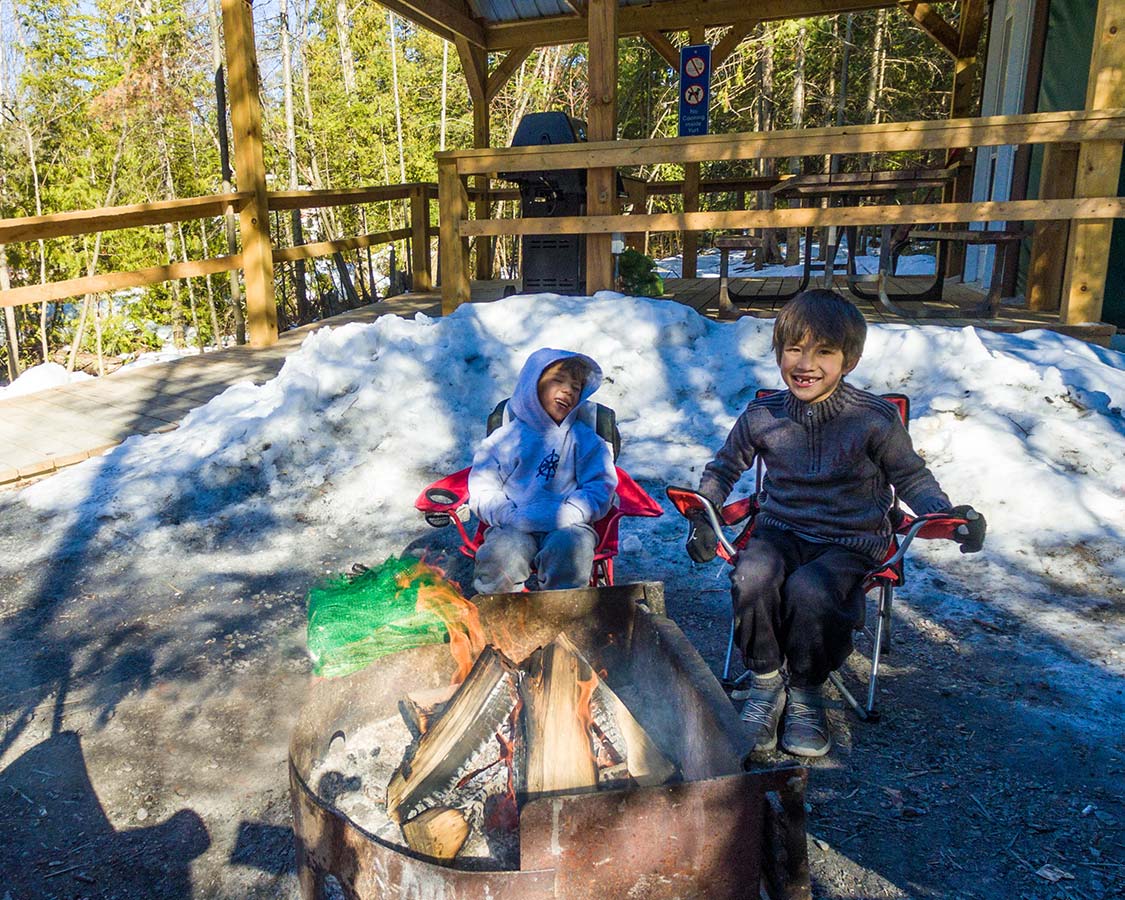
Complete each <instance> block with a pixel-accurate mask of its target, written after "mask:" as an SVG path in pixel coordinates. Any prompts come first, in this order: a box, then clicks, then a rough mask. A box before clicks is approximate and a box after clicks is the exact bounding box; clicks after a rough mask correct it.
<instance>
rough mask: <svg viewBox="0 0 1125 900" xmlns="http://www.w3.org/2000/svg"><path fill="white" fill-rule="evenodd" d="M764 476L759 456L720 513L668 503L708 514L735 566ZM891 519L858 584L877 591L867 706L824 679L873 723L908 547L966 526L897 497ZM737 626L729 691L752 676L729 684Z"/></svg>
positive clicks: (673, 491) (672, 493)
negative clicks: (887, 539) (740, 494)
mask: <svg viewBox="0 0 1125 900" xmlns="http://www.w3.org/2000/svg"><path fill="white" fill-rule="evenodd" d="M772 393H775V392H774V391H772V390H765V389H763V390H759V391H757V393H756V394H755V397H756V398H759V399H760V398H761V397H765V396H768V395H769V394H772ZM883 399H884V400H887V401H888V402H890V403H892V404H894V406H895V407H896V408H897V409H898V412H899V415H900V416H901V418H902V422H903V425H906V424H907V423H908V422H909V420H910V400H909V398H907V397H906V396H905V395H903V394H884V395H883ZM764 474H765V473H764V470H763V465H762V460H761V458H759V459H757V460H756V461H755V474H754V482H755V487H754V496H752V497H746V498H743V499H742V500H738V501H736V502H734V503H731V504H728V505H727V506H724V507H723V508H722V510H716V509H715V506H714V504H712V503H711V501H710V500H708V499H707V498H706V497H704V496H703V495H702V494H699V493H697V492H696V491H693V490H690V489H688V488H680V487H669V488H668V489H667V493H668V499H669V500H671V501H672V503H673V504H674V505H675V507H676V508H677V509H678V510H679V511H680V513H681V514H682V515H685V516H686V515H687V514H688V513H689V512H691V511H692V510H697V509H701V510H703V511H704V512H705V513H706V514H707V519H708V521H709V522H710V523H711V527H712V528H713V529H714V530H715V534H716V535H718V539H719V545H718V547H717V548H716V551H717V553H718V555H719V556H720V557H721V558H722V559H723V560H725V561H726V562H727V563H729V564H730V565H732V566H733V565H734V564H735V561H736V559H737V557H738V553H739V551H740V550H742V549H743V548H744V547H745V546H746V542H747V541H748V540H749V539H750V535H751V534H752V533H753V530H754V521H755V518H756V517H757V514H758V505H757V497H758V495H759V494H761V491H762V479H763V477H764ZM892 515H894V516H895V518H896V519H897V520H898V522H899V524H898V527H897V528H896V529H895V533H894V535H893V536H892V539H891V546H890V547H889V548H888V550H887V555H886V558H885V559H884V560H883V562H882V563H880V565H879V566H878V567H876V568H874V569H872V570H871V571H869V572H868V573H867V574H866V575H864V578H863V583H862V590H863V593H864V597H865V598H866V595H867V594H868V593H870V592H871V591H873V590H876V589H877V590H878V591H879V602H878V610H877V619H876V622H875V634H874V638H873V641H874V643H873V646H872V650H871V677H870V678H869V680H868V683H867V702H866V703H860V702H859V701H858V700H857V699H856V698H855V696H854V695H853V694H852V693H851V691H849V690H848V688H847V687H846V686H845V684H844V680H843V677H842V676H841V675H840V672H839V671H835V672H832V673H831V674H830V675H829V676H828V678H829V680H830V681H831V682H832V684H834V685H835V686H836V689H837V690H839V692H840V695H841V696H842V697H843V698H844V700H845V701H846V702H847V704H848V705H849V706H850V707H851V708H852V709H854V710H855V712H856V715H858V716H859V717H860V719H862V720H863V721H865V722H877V721H878V720H879V716H880V713H879V710H878V708H877V705H876V703H877V698H876V692H877V689H878V679H879V665H880V663H881V661H882V656H883V653H885V652H886V651H888V650H889V649H890V644H891V608H892V606H893V605H894V590H895V588H896V587H897V586H899V585H901V584H902V583H903V559H904V558H905V556H906V551H907V549H908V548H909V547H910V544H911V542H912V541H913V540H914V538H916V537H921V538H929V539H933V538H943V539H952V537H953V532H954V531H955V530H956V529H957V528H958V527H959V526H961V525H964V524H966V520H965V519H962V518H958V517H955V516H948V515H945V514H944V513H930V514H929V515H924V516H918V517H913V516H909V515H907V514H906V513H904V512H902V510H901V509H900V508H899V506H898V500H897V498H896V499H895V504H894V507H893V511H892ZM744 520H745V521H746V525H745V526H744V527H743V529H742V531H741V532H740V533H739V535H738V537H737V538H736V539H735V540H734V542H733V543H731V542H730V541H729V540H728V539H727V538H726V536H725V535H724V533H723V528H724V526H729V525H735V524H737V523H739V522H742V521H744ZM736 627H737V626H736V621H735V619H734V617H733V615H732V617H731V623H730V637H729V639H728V642H727V653H726V659H725V660H724V662H723V675H722V683H723V685H724V687H726V688H727V689H728V690H734V689H736V688H737V687H738V686H739V685H740V684H741V683H742V682H743V681H744V680H745V679H746V678H748V677H749V675H750V673H749V672H743V673H742V674H741V675H739V676H738V677H737V678H735V679H733V680H732V679H731V677H730V670H731V663H732V660H733V657H734V646H735V630H736ZM862 628H863V623H862V622H861V623H860V629H862ZM857 630H859V629H857Z"/></svg>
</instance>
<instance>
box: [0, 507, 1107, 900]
mask: <svg viewBox="0 0 1125 900" xmlns="http://www.w3.org/2000/svg"><path fill="white" fill-rule="evenodd" d="M655 489H656V488H655V486H654V487H653V490H655ZM281 526H285V523H281ZM41 527H43V523H42V522H40V521H38V520H37V519H36V517H35V516H34V515H33V514H32V513H30V512H27V511H26V510H23V508H22V507H21V506H19V505H13V504H10V505H8V506H5V507H4V515H3V517H2V519H0V635H2V640H3V644H2V646H3V653H2V654H0V715H2V733H0V734H2V736H0V900H41V898H43V900H45V898H60V900H61V898H67V900H77V898H90V900H93V898H168V900H188V898H290V897H293V898H295V897H297V896H298V891H297V887H296V879H295V876H294V852H293V836H292V831H291V822H290V813H289V798H288V785H287V775H286V745H287V740H288V735H289V732H290V730H291V728H292V725H293V722H294V719H295V715H296V712H297V710H298V708H299V706H300V704H301V700H302V696H303V692H304V689H305V686H306V684H307V683H308V664H307V661H306V658H305V652H304V623H305V610H304V594H305V590H306V589H307V587H308V585H309V583H310V582H311V581H312V579H313V578H314V577H316V575H317V574H320V573H323V572H325V571H341V570H343V569H345V568H346V567H347V565H348V564H350V563H351V562H354V561H357V560H363V559H364V549H363V545H362V541H361V540H359V539H358V536H352V537H351V538H350V539H349V538H347V537H346V536H345V537H343V538H341V537H340V536H338V535H330V534H320V533H315V532H310V535H309V540H308V544H307V548H306V551H305V553H304V556H303V558H302V559H299V560H294V561H293V562H292V565H291V566H290V567H288V568H287V569H285V570H284V571H275V572H272V573H270V574H269V575H268V576H261V575H250V574H247V572H245V571H243V570H241V569H240V568H239V566H238V565H237V560H232V561H231V565H230V570H229V571H228V572H225V573H224V574H223V575H222V576H221V577H215V576H214V575H210V574H209V575H208V576H207V577H206V578H200V577H198V572H197V562H198V559H199V556H198V554H200V553H204V552H207V551H206V548H204V549H200V548H195V547H184V548H174V549H178V550H179V551H180V552H170V554H169V555H168V557H167V558H164V559H160V560H150V561H147V562H146V563H145V564H143V565H142V564H141V561H139V560H137V559H135V558H133V557H131V555H130V547H129V545H128V544H127V543H126V542H118V541H115V540H114V538H113V534H112V532H107V531H106V530H105V529H104V528H102V527H101V526H99V525H97V523H93V524H91V525H90V526H89V531H88V532H85V533H82V534H78V535H72V536H71V537H72V540H70V541H69V542H68V543H66V544H64V545H63V546H62V547H61V548H60V549H59V551H58V552H57V553H56V554H55V556H54V557H53V558H52V560H51V562H50V564H49V565H44V566H37V567H30V568H29V567H17V566H13V565H10V564H8V563H5V562H3V561H4V560H12V559H20V558H21V548H22V547H23V546H24V545H25V544H26V542H27V541H28V540H32V539H34V534H35V532H36V530H37V529H39V528H41ZM292 527H298V526H297V524H296V523H292ZM411 541H412V545H413V546H415V547H419V546H430V547H434V546H437V547H439V548H440V547H444V548H445V549H446V550H448V549H449V537H448V535H444V533H441V532H430V531H428V530H426V529H425V528H424V526H422V527H420V528H419V531H418V533H417V534H415V535H411ZM446 559H447V561H449V562H450V563H451V565H452V567H453V570H452V572H451V574H453V575H454V576H455V577H462V578H463V577H464V576H465V574H466V570H465V569H464V566H463V565H461V564H460V563H457V562H456V557H454V556H452V555H448V556H447V557H446ZM367 561H369V562H370V561H371V560H370V559H368V560H367ZM458 566H461V567H460V568H458ZM634 567H635V563H633V562H631V561H630V559H629V557H628V556H627V555H626V556H624V557H623V558H622V559H621V561H620V562H619V581H626V580H633V579H639V578H643V577H644V574H645V573H643V572H638V571H633V570H632V568H634ZM678 571H679V572H680V574H678V575H676V576H675V577H674V579H672V580H670V581H669V582H668V583H667V586H666V587H667V601H668V608H669V614H670V615H671V616H672V617H673V618H674V619H675V620H676V621H677V622H678V623H679V624H680V626H681V627H682V628H683V630H684V631H685V632H686V633H687V635H688V637H689V638H691V640H692V641H693V643H695V645H696V646H697V647H698V648H699V649H700V651H701V652H702V653H703V655H704V658H705V659H706V660H707V661H708V662H709V663H710V664H711V665H712V667H713V668H714V669H716V670H717V669H718V667H719V665H720V664H721V661H722V654H723V650H724V649H725V637H726V627H727V619H726V604H727V597H726V592H725V580H723V579H721V578H720V577H716V575H717V573H716V571H715V570H714V569H713V568H711V569H707V570H693V569H692V568H691V567H690V566H688V565H686V564H685V565H684V566H683V567H682V569H681V570H678ZM927 579H929V580H927ZM939 587H940V588H941V593H942V596H948V595H949V594H950V593H952V594H955V595H956V594H960V595H963V596H969V595H971V594H972V592H973V588H972V586H971V585H950V584H947V583H945V582H944V581H942V582H940V584H938V583H935V581H934V580H933V578H932V576H927V577H922V578H919V579H917V580H916V583H914V584H912V585H910V586H908V589H907V591H905V592H904V594H903V597H902V602H901V603H900V610H901V613H902V615H901V616H900V618H899V624H898V627H897V630H896V633H895V644H894V650H893V652H892V655H891V656H890V657H889V659H888V661H887V662H888V665H887V668H886V669H885V671H884V675H883V680H882V684H883V691H882V693H881V697H880V700H881V704H882V706H883V708H884V710H885V715H884V717H883V719H882V721H881V722H880V723H879V724H875V725H867V724H862V723H859V722H858V721H857V720H856V719H855V717H854V715H852V714H850V713H845V711H844V710H843V709H842V708H841V709H838V710H835V711H833V712H832V714H831V715H832V719H833V723H834V730H835V734H836V740H837V744H836V747H835V749H834V750H833V752H832V753H831V754H830V755H829V756H828V757H826V758H825V759H823V760H820V761H817V762H814V763H813V764H812V766H811V768H812V772H811V778H810V793H809V798H808V799H809V806H810V808H809V855H810V860H811V865H812V878H813V886H814V895H815V896H816V897H821V898H876V897H892V898H947V897H957V898H961V897H964V898H988V900H994V898H1012V900H1017V898H1020V900H1022V898H1029V900H1031V898H1033V900H1051V898H1066V900H1070V898H1077V900H1096V898H1110V897H1125V829H1123V827H1122V823H1125V787H1123V785H1125V727H1123V726H1125V697H1123V695H1122V688H1123V682H1122V680H1121V678H1120V676H1119V675H1118V674H1115V673H1118V672H1120V670H1121V659H1120V658H1117V657H1115V656H1114V654H1115V653H1117V652H1118V650H1116V649H1115V648H1114V647H1113V646H1112V645H1110V644H1107V643H1106V641H1105V640H1104V633H1106V632H1109V631H1110V630H1111V629H1113V628H1118V629H1119V628H1120V626H1121V625H1122V624H1123V622H1125V598H1123V596H1122V595H1121V593H1120V591H1119V590H1118V589H1117V588H1115V587H1113V586H1112V585H1111V584H1109V583H1107V584H1106V585H1104V586H1102V587H1099V586H1094V587H1093V589H1094V590H1101V591H1103V594H1104V596H1103V597H1102V599H1101V600H1100V601H1099V602H1097V603H1094V604H1092V605H1090V604H1087V606H1088V608H1092V609H1094V610H1095V611H1096V612H1095V613H1090V614H1088V615H1086V616H1085V618H1084V619H1083V617H1081V616H1078V617H1076V618H1075V621H1074V623H1073V624H1074V628H1073V633H1072V635H1071V637H1070V638H1069V639H1067V640H1063V639H1060V637H1059V636H1058V635H1057V634H1053V633H1047V632H1046V631H1044V630H1041V629H1039V628H1037V627H1035V626H1034V625H1032V624H1031V622H1032V618H1031V617H1029V616H1023V615H1021V614H1019V613H1018V611H1017V612H1013V610H1018V609H1019V607H1018V605H1015V604H1013V603H1011V602H1007V603H989V602H987V601H988V600H989V599H990V598H977V599H979V600H982V602H979V603H975V604H973V606H972V607H971V608H972V610H973V611H972V612H971V613H969V614H967V613H966V612H965V609H964V607H963V606H959V605H956V604H947V603H936V604H934V603H931V602H929V597H930V594H931V593H932V592H935V591H936V590H937V588H939ZM1114 591H1117V593H1114ZM1011 599H1012V598H1008V600H1011ZM1029 602H1030V601H1029ZM1035 602H1040V603H1041V602H1046V601H1043V600H1042V599H1040V600H1036V601H1035ZM852 661H853V663H854V664H855V667H856V668H857V669H860V670H861V669H862V668H863V663H862V661H861V660H860V659H859V658H858V657H853V660H852ZM782 758H783V757H782V756H781V755H777V756H773V755H771V757H770V758H767V759H763V760H761V764H762V765H769V764H771V763H774V762H777V761H780V760H781V759H782Z"/></svg>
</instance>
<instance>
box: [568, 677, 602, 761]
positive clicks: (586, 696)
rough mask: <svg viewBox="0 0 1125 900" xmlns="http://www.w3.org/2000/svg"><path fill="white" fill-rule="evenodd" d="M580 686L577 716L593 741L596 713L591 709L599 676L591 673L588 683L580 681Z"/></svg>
mask: <svg viewBox="0 0 1125 900" xmlns="http://www.w3.org/2000/svg"><path fill="white" fill-rule="evenodd" d="M577 684H578V703H577V705H576V706H575V708H574V711H575V714H576V715H577V716H578V723H579V725H581V726H582V728H583V730H584V731H585V732H586V734H587V735H589V736H590V738H591V744H592V739H593V735H594V712H593V709H592V708H591V705H590V701H591V700H592V699H593V697H594V688H596V687H597V686H598V676H597V675H596V674H594V673H593V672H590V677H589V679H588V680H586V681H581V680H579V681H578V682H577ZM590 755H591V756H593V755H594V754H593V749H592V746H591V751H590Z"/></svg>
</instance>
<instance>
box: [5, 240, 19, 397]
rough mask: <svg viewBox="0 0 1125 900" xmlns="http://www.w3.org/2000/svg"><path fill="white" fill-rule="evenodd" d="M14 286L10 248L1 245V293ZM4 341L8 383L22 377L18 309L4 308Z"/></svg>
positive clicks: (12, 307)
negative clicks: (17, 319)
mask: <svg viewBox="0 0 1125 900" xmlns="http://www.w3.org/2000/svg"><path fill="white" fill-rule="evenodd" d="M11 286H12V282H11V279H10V278H9V277H8V248H7V247H5V246H4V245H3V244H0V291H6V290H8V288H10V287H11ZM4 340H5V343H6V344H7V346H8V381H9V383H10V382H13V381H15V380H16V379H17V378H19V377H20V336H19V330H18V328H17V325H16V308H15V307H14V306H5V307H4Z"/></svg>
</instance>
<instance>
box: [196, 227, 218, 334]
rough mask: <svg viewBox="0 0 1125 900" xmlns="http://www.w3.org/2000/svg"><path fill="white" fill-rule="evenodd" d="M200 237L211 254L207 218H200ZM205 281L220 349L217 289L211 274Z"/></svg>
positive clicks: (214, 330)
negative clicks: (212, 282)
mask: <svg viewBox="0 0 1125 900" xmlns="http://www.w3.org/2000/svg"><path fill="white" fill-rule="evenodd" d="M199 239H200V243H201V244H202V246H203V256H204V257H208V258H209V257H210V256H211V247H210V242H209V241H208V240H207V220H206V219H200V220H199ZM203 283H204V284H206V285H207V311H208V312H209V313H210V314H211V334H212V335H213V336H214V339H215V346H216V347H217V348H218V349H220V350H221V349H222V348H223V333H222V331H220V329H219V313H218V310H217V309H216V308H215V289H214V287H213V286H212V285H211V276H210V275H206V276H204V278H203Z"/></svg>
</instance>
